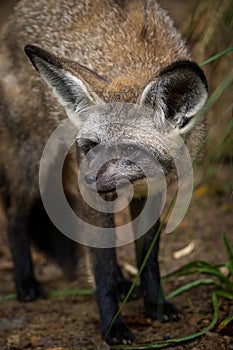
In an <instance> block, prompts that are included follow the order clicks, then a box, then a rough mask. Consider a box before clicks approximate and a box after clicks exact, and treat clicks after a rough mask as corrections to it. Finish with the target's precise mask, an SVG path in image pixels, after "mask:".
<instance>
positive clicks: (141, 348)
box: [111, 292, 219, 350]
mask: <svg viewBox="0 0 233 350" xmlns="http://www.w3.org/2000/svg"><path fill="white" fill-rule="evenodd" d="M212 303H213V308H214V315H213V319H212V321H211V322H210V324H209V325H208V326H207V327H206V328H204V329H203V330H202V331H200V332H197V333H193V334H191V335H188V336H186V337H182V338H174V339H168V340H164V341H162V342H157V343H151V344H142V345H115V346H112V347H111V349H119V350H120V349H122V350H123V349H125V350H148V349H150V350H151V349H162V348H165V347H168V346H169V345H170V346H171V345H175V344H180V343H185V342H188V341H191V340H193V339H196V338H198V337H200V336H202V335H203V334H205V333H206V332H209V331H210V330H211V329H212V328H213V327H214V326H215V325H216V323H217V321H218V314H219V310H218V300H217V296H216V293H215V292H213V293H212Z"/></svg>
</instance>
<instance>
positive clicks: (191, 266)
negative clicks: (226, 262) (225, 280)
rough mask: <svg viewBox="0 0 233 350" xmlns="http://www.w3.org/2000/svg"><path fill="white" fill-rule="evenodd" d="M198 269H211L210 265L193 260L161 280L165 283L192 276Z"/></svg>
mask: <svg viewBox="0 0 233 350" xmlns="http://www.w3.org/2000/svg"><path fill="white" fill-rule="evenodd" d="M200 268H207V269H208V268H212V265H211V264H209V263H207V262H205V261H202V260H195V261H192V262H190V263H188V264H186V265H184V266H182V267H181V268H179V269H177V270H176V271H174V272H171V273H169V274H168V275H166V276H164V277H162V280H163V281H167V280H171V279H173V278H177V277H180V276H184V275H190V274H194V273H197V272H198V271H199V269H200Z"/></svg>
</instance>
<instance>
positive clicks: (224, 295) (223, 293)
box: [216, 290, 233, 300]
mask: <svg viewBox="0 0 233 350" xmlns="http://www.w3.org/2000/svg"><path fill="white" fill-rule="evenodd" d="M216 294H217V296H218V297H222V298H225V299H229V300H233V293H229V292H227V291H225V290H216Z"/></svg>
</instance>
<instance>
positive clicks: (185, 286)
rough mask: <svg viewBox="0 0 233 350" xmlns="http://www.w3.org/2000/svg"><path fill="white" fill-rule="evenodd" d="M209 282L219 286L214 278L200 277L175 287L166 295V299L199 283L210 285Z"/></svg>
mask: <svg viewBox="0 0 233 350" xmlns="http://www.w3.org/2000/svg"><path fill="white" fill-rule="evenodd" d="M210 284H212V285H216V286H218V287H219V284H218V283H217V282H216V281H215V280H213V279H212V278H202V279H199V280H196V281H193V282H190V283H187V284H185V285H184V286H182V287H180V288H177V289H176V290H174V291H173V292H171V293H169V294H168V295H166V300H169V299H172V298H174V297H176V296H178V295H180V294H182V293H184V292H187V291H188V290H190V289H193V288H196V287H199V286H201V285H210Z"/></svg>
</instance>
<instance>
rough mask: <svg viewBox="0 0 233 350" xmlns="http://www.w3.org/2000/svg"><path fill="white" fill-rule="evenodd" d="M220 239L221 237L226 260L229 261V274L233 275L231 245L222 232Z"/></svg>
mask: <svg viewBox="0 0 233 350" xmlns="http://www.w3.org/2000/svg"><path fill="white" fill-rule="evenodd" d="M222 239H223V242H224V245H225V248H226V251H227V256H228V262H229V263H228V268H229V271H230V273H231V275H232V276H233V252H232V250H231V247H230V244H229V242H228V240H227V237H226V235H225V234H224V233H222Z"/></svg>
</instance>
